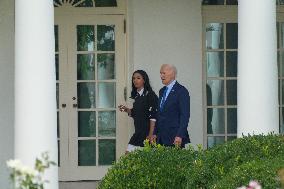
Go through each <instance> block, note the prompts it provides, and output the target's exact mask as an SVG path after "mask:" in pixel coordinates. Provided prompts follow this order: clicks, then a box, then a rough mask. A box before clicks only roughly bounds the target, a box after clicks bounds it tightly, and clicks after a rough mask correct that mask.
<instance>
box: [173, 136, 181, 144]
mask: <svg viewBox="0 0 284 189" xmlns="http://www.w3.org/2000/svg"><path fill="white" fill-rule="evenodd" d="M181 143H182V138H181V137H178V136H176V137H175V141H174V145H175V146H181Z"/></svg>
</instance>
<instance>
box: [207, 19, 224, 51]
mask: <svg viewBox="0 0 284 189" xmlns="http://www.w3.org/2000/svg"><path fill="white" fill-rule="evenodd" d="M223 36H224V34H223V24H221V23H209V24H206V48H207V49H223V48H224V39H223Z"/></svg>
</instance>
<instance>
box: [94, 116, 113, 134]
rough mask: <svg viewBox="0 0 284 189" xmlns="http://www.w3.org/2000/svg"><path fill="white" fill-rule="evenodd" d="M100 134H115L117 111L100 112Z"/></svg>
mask: <svg viewBox="0 0 284 189" xmlns="http://www.w3.org/2000/svg"><path fill="white" fill-rule="evenodd" d="M98 119H99V136H115V128H116V126H115V111H101V112H99V118H98Z"/></svg>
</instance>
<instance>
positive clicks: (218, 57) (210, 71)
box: [206, 52, 224, 77]
mask: <svg viewBox="0 0 284 189" xmlns="http://www.w3.org/2000/svg"><path fill="white" fill-rule="evenodd" d="M206 57H207V77H223V76H224V52H207V53H206Z"/></svg>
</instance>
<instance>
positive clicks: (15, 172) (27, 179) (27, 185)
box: [7, 152, 56, 189]
mask: <svg viewBox="0 0 284 189" xmlns="http://www.w3.org/2000/svg"><path fill="white" fill-rule="evenodd" d="M51 165H56V163H55V162H53V161H50V160H49V156H48V153H47V152H45V153H42V155H41V158H40V159H38V158H36V162H35V167H34V168H31V167H28V166H26V165H23V164H22V162H21V161H20V160H17V159H15V160H9V161H7V166H8V167H9V168H11V169H12V171H11V174H10V178H11V180H12V182H13V184H14V188H15V189H44V184H45V183H47V182H48V181H47V180H44V179H43V175H44V171H45V169H47V168H49V167H50V166H51Z"/></svg>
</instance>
